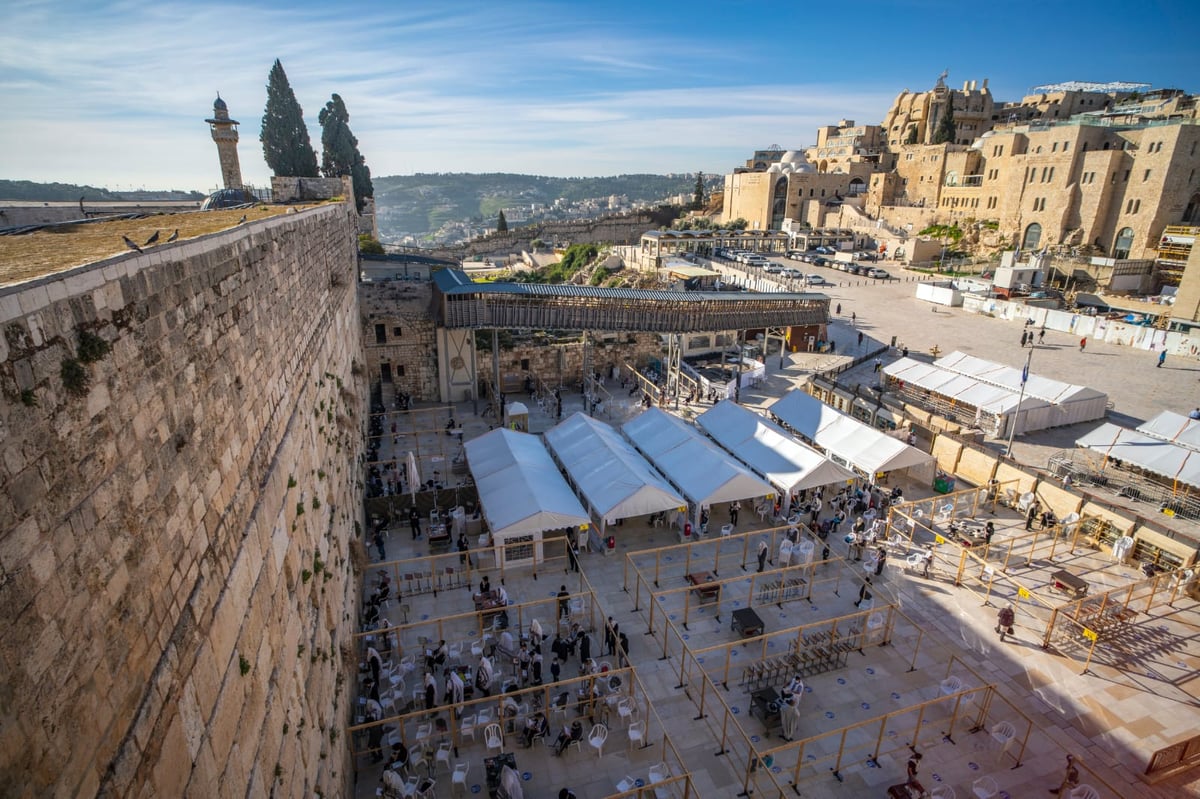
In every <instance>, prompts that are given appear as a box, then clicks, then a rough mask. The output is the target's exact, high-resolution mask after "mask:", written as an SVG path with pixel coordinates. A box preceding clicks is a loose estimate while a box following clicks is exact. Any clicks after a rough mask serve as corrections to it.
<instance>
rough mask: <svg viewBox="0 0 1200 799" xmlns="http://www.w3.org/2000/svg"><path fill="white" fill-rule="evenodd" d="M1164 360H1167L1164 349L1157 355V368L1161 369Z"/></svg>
mask: <svg viewBox="0 0 1200 799" xmlns="http://www.w3.org/2000/svg"><path fill="white" fill-rule="evenodd" d="M1166 360H1167V351H1166V349H1164V350H1163V351H1162V352H1160V353H1159V354H1158V367H1157V368H1159V369H1161V368H1162V365H1163V362H1165V361H1166Z"/></svg>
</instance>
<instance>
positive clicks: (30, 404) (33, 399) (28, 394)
mask: <svg viewBox="0 0 1200 799" xmlns="http://www.w3.org/2000/svg"><path fill="white" fill-rule="evenodd" d="M21 404H22V405H24V406H25V407H26V408H36V407H37V404H38V398H37V395H36V394H34V393H33V389H32V388H27V389H24V390H23V391H22V392H21Z"/></svg>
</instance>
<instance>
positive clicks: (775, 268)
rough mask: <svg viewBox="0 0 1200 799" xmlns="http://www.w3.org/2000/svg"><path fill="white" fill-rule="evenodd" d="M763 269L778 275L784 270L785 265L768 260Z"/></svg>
mask: <svg viewBox="0 0 1200 799" xmlns="http://www.w3.org/2000/svg"><path fill="white" fill-rule="evenodd" d="M763 271H765V272H767V273H768V274H772V275H778V274H780V273H782V272H783V267H782V266H780V265H779V264H777V263H774V262H772V261H768V262H767V265H766V266H764V267H763Z"/></svg>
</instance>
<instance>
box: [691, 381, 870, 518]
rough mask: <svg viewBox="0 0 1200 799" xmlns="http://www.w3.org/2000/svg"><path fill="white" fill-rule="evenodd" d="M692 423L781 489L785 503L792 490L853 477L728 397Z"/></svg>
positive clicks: (778, 427)
mask: <svg viewBox="0 0 1200 799" xmlns="http://www.w3.org/2000/svg"><path fill="white" fill-rule="evenodd" d="M696 424H697V425H699V426H700V428H701V429H702V430H704V432H706V433H708V434H709V435H710V436H712V438H713V439H714V440H715V441H716V442H717V443H718V444H720V445H721V446H722V447H724V448H725V449H727V450H729V451H730V452H732V453H733V454H734V455H735V456H736V457H737V458H738V460H740V461H741V462H742V463H744V464H746V465H747V466H749V467H750V468H751V469H753V470H754V471H755V472H757V473H758V474H760V475H762V476H763V477H765V478H766V479H767V481H768V482H770V483H771V485H773V486H775V487H776V488H777V489H779V491H780V492H782V494H783V496H784V497H786V498H787V499H785V507H784V512H785V513H786V511H787V510H788V508H787V507H786V502H787V501H789V500H790V497H791V493H792V492H793V491H799V490H801V489H805V488H816V487H817V486H823V485H829V484H830V483H838V482H842V481H844V480H851V479H853V478H854V472H852V471H850V470H849V469H847V468H845V467H843V466H839V465H838V464H836V463H834V462H833V461H831V460H829V459H828V458H826V457H825V456H824V455H822V454H821V453H820V452H817V451H816V450H815V449H813V448H812V447H809V446H808V445H807V444H803V443H801V442H800V441H797V440H796V439H795V438H794V437H793V436H791V435H790V434H789V433H787V432H786V431H785V430H784V429H783V428H781V427H780V426H779V425H777V424H775V423H774V422H772V421H770V420H769V419H767V418H765V417H763V416H761V415H759V414H757V413H755V412H754V411H751V410H750V409H748V408H743V407H742V406H741V405H738V404H737V403H736V402H730V401H728V400H726V401H724V402H720V403H717V404H716V405H714V406H713V407H712V408H711V409H710V410H707V411H705V412H704V413H702V414H700V416H699V417H698V418H697V419H696Z"/></svg>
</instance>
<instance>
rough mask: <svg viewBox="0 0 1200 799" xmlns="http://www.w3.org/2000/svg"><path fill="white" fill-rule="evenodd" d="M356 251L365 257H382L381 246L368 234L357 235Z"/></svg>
mask: <svg viewBox="0 0 1200 799" xmlns="http://www.w3.org/2000/svg"><path fill="white" fill-rule="evenodd" d="M358 251H359V252H361V253H365V254H367V255H383V254H384V251H383V245H382V244H380V243H379V241H378V240H377V239H376V238H375V237H374V236H372V235H371V234H370V233H359V234H358Z"/></svg>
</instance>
